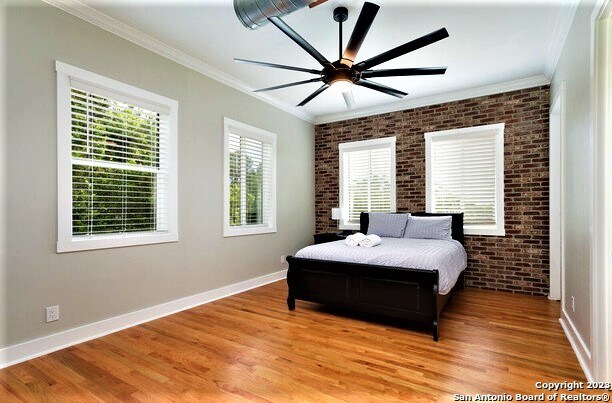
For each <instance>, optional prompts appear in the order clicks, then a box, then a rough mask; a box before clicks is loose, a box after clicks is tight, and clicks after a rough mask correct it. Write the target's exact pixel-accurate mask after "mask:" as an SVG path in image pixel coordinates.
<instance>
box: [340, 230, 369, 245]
mask: <svg viewBox="0 0 612 403" xmlns="http://www.w3.org/2000/svg"><path fill="white" fill-rule="evenodd" d="M365 237H366V236H365V235H364V234H362V233H361V232H358V233H356V234H353V235H349V236H347V237H346V239H345V240H344V243H345V244H347V245H348V246H358V245H359V242H360V241H361V240H362V239H363V238H365Z"/></svg>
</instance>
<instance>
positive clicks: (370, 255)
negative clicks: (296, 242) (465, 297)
mask: <svg viewBox="0 0 612 403" xmlns="http://www.w3.org/2000/svg"><path fill="white" fill-rule="evenodd" d="M295 256H296V257H300V258H305V259H316V260H329V261H336V262H348V263H363V264H369V265H380V266H389V267H396V268H399V269H401V268H408V269H422V270H438V273H439V274H438V276H439V284H438V287H439V289H438V292H439V293H440V294H443V295H444V294H448V292H449V291H450V290H451V289H452V288H453V286H454V285H455V283H456V282H457V279H458V278H459V275H460V274H461V272H462V271H463V270H464V269H465V268H466V267H467V254H466V253H465V249H464V248H463V245H461V243H460V242H458V241H455V240H453V239H451V240H439V239H413V238H382V243H381V244H380V245H378V246H375V247H373V248H364V247H361V246H348V245H346V243H345V242H344V241H335V242H327V243H322V244H318V245H311V246H307V247H305V248H303V249H301V250H300V251H298V253H296V254H295Z"/></svg>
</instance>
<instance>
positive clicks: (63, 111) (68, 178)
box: [55, 61, 179, 253]
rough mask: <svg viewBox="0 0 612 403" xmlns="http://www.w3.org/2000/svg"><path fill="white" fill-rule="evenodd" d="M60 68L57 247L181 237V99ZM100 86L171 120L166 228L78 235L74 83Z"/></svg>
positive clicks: (102, 91) (97, 246) (115, 96)
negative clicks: (74, 203)
mask: <svg viewBox="0 0 612 403" xmlns="http://www.w3.org/2000/svg"><path fill="white" fill-rule="evenodd" d="M55 70H56V71H57V187H58V194H57V217H58V223H57V224H58V225H57V252H58V253H62V252H75V251H83V250H94V249H105V248H117V247H124V246H135V245H147V244H156V243H165V242H176V241H178V239H179V236H178V207H177V206H178V186H177V173H178V170H177V163H178V155H177V139H178V102H177V101H175V100H173V99H170V98H166V97H164V96H161V95H157V94H154V93H152V92H149V91H146V90H143V89H140V88H137V87H134V86H131V85H128V84H125V83H122V82H120V81H116V80H113V79H110V78H107V77H104V76H101V75H99V74H95V73H92V72H89V71H86V70H83V69H80V68H78V67H74V66H71V65H68V64H66V63H62V62H60V61H56V63H55ZM73 81H78V82H79V84H80V86H89V87H92V88H95V90H96V91H97V92H98V93H99V95H105V96H109V97H111V98H113V99H119V100H121V101H124V102H127V103H130V104H134V105H138V106H141V107H145V108H147V109H150V110H155V111H163V113H164V116H165V119H166V120H167V124H168V160H167V161H168V165H167V168H166V171H167V172H168V195H167V203H168V226H167V230H166V231H164V232H163V233H162V232H150V233H149V232H139V233H122V234H104V235H91V236H78V237H74V236H73V235H72V141H71V139H72V133H71V100H70V88H71V82H73Z"/></svg>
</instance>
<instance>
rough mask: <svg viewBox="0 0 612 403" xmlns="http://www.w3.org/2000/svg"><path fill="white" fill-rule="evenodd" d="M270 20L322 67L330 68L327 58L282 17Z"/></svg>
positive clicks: (269, 18)
mask: <svg viewBox="0 0 612 403" xmlns="http://www.w3.org/2000/svg"><path fill="white" fill-rule="evenodd" d="M268 20H269V21H270V22H271V23H272V24H274V25H275V26H276V27H277V28H278V29H280V30H281V31H283V33H284V34H285V35H287V36H288V37H289V38H291V40H293V42H295V43H297V44H298V45H299V46H300V47H301V48H302V49H304V50H305V51H306V52H308V54H309V55H310V56H312V57H314V58H315V59H316V61H318V62H319V63H320V64H321V65H322V66H324V67H330V66H331V63H330V62H329V60H327V59H326V58H325V56H323V55H322V54H321V53H319V51H318V50H316V49H315V48H313V47H312V45H311V44H310V43H308V42H306V40H305V39H304V38H302V37H301V36H300V35H299V34H298V33H297V32H295V31H294V30H293V29H292V28H291V27H290V26H289V25H287V24H286V23H285V21H283V20H281V19H280V17H268Z"/></svg>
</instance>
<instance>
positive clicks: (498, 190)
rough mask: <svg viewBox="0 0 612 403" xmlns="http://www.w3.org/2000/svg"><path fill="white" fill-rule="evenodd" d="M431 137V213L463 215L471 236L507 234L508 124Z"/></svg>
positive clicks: (428, 206)
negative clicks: (505, 149)
mask: <svg viewBox="0 0 612 403" xmlns="http://www.w3.org/2000/svg"><path fill="white" fill-rule="evenodd" d="M425 137H426V148H427V152H426V154H427V209H428V211H429V212H435V213H445V212H463V213H464V226H465V231H466V233H467V234H470V233H471V234H481V235H500V234H502V233H503V216H504V215H503V124H501V125H488V126H479V127H474V128H466V129H458V130H451V131H444V132H436V133H427V134H426V135H425Z"/></svg>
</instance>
